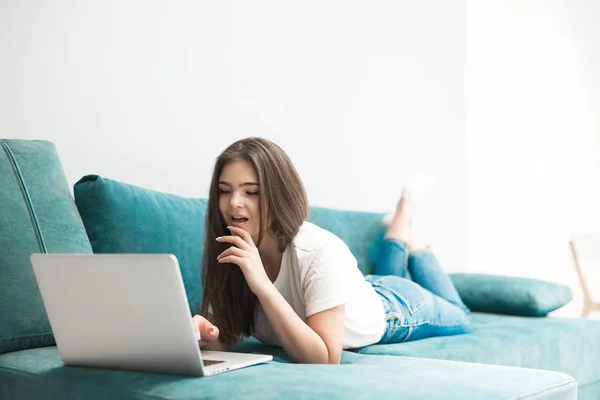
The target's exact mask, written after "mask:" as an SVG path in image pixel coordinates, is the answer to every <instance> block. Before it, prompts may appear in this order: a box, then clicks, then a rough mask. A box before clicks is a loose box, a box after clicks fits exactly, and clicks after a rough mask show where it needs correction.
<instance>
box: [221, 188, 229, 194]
mask: <svg viewBox="0 0 600 400" xmlns="http://www.w3.org/2000/svg"><path fill="white" fill-rule="evenodd" d="M229 193H231V192H230V191H229V190H223V189H219V194H229Z"/></svg>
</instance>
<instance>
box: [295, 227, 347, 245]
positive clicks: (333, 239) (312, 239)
mask: <svg viewBox="0 0 600 400" xmlns="http://www.w3.org/2000/svg"><path fill="white" fill-rule="evenodd" d="M292 243H293V244H294V247H295V248H296V250H300V251H304V252H310V253H315V252H318V251H319V250H321V249H322V248H323V247H325V246H327V247H330V248H334V249H344V250H346V249H348V246H346V244H345V243H344V242H343V241H342V239H340V238H339V237H337V236H336V235H335V234H333V233H332V232H329V231H328V230H326V229H323V228H321V227H320V226H318V225H315V224H313V223H312V222H310V221H304V222H303V223H302V225H301V226H300V230H299V231H298V233H297V234H296V236H295V237H294V239H293V240H292Z"/></svg>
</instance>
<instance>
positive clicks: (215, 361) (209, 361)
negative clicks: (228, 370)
mask: <svg viewBox="0 0 600 400" xmlns="http://www.w3.org/2000/svg"><path fill="white" fill-rule="evenodd" d="M224 362H225V361H218V360H202V364H204V366H205V367H206V366H208V365H215V364H221V363H224Z"/></svg>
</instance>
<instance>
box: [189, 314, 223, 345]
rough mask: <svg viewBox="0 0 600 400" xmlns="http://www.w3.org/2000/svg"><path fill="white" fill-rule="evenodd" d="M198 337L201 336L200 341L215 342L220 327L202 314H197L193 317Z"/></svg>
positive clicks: (201, 342) (202, 342)
mask: <svg viewBox="0 0 600 400" xmlns="http://www.w3.org/2000/svg"><path fill="white" fill-rule="evenodd" d="M192 322H193V324H194V330H195V331H196V335H197V336H196V337H197V338H198V336H199V343H200V344H204V343H206V342H213V341H215V340H217V339H218V338H219V328H217V327H216V326H215V325H213V324H212V323H211V322H210V321H209V320H207V319H206V318H204V317H203V316H201V315H195V316H194V317H193V318H192Z"/></svg>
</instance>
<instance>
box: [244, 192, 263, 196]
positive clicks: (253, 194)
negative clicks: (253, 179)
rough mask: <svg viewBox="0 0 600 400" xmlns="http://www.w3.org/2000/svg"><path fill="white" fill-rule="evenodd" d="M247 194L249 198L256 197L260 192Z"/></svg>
mask: <svg viewBox="0 0 600 400" xmlns="http://www.w3.org/2000/svg"><path fill="white" fill-rule="evenodd" d="M246 193H247V194H248V196H256V195H257V194H259V193H260V192H246Z"/></svg>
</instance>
